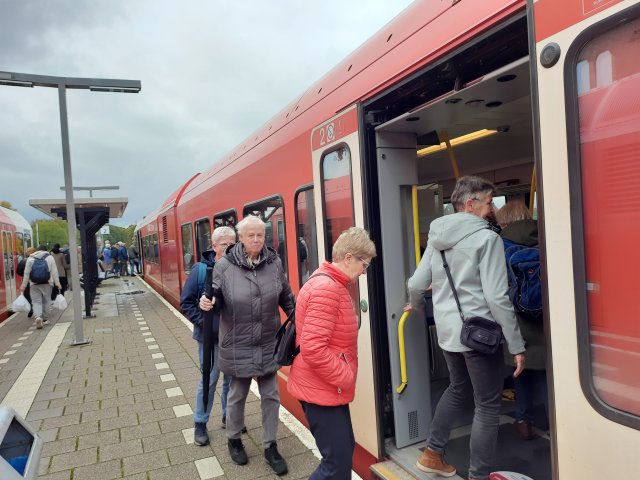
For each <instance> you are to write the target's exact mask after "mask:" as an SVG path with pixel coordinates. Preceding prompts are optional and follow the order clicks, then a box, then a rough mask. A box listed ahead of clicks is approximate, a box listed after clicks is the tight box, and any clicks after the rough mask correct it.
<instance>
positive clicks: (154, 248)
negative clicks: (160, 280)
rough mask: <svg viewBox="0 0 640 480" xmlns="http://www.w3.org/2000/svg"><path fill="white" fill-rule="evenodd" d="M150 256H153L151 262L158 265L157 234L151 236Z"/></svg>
mask: <svg viewBox="0 0 640 480" xmlns="http://www.w3.org/2000/svg"><path fill="white" fill-rule="evenodd" d="M151 254H152V255H153V262H154V263H157V264H158V265H160V252H159V251H158V234H157V233H154V234H153V235H152V244H151Z"/></svg>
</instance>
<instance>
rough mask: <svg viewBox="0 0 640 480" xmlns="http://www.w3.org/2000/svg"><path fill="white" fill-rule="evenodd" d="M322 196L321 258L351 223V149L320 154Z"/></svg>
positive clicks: (352, 222)
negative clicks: (322, 247)
mask: <svg viewBox="0 0 640 480" xmlns="http://www.w3.org/2000/svg"><path fill="white" fill-rule="evenodd" d="M322 198H323V204H324V216H325V223H324V235H325V248H326V252H325V258H327V260H331V247H332V246H333V244H334V243H335V241H336V240H337V239H338V237H339V236H340V234H341V233H342V232H343V231H345V230H346V229H347V228H349V227H353V226H354V216H353V192H352V191H351V152H350V151H349V147H348V146H346V145H341V146H340V147H339V148H338V149H337V150H333V151H331V152H329V153H327V154H325V155H324V156H323V157H322Z"/></svg>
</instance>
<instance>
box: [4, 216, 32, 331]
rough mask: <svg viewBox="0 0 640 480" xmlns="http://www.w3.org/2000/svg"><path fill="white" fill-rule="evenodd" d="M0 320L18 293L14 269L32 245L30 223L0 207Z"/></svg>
mask: <svg viewBox="0 0 640 480" xmlns="http://www.w3.org/2000/svg"><path fill="white" fill-rule="evenodd" d="M0 235H1V236H2V238H1V239H0V256H2V262H1V264H0V322H1V321H3V320H6V319H7V317H8V315H9V314H10V313H11V312H10V307H11V303H12V302H13V301H14V300H15V299H16V297H17V296H18V295H20V285H21V284H22V277H20V276H19V275H18V274H17V272H16V269H17V268H18V262H19V261H20V260H22V258H23V256H24V254H25V250H26V249H27V248H29V247H32V246H33V232H32V230H31V225H29V222H27V221H26V220H25V219H24V217H23V216H22V215H20V214H19V213H17V212H15V211H13V210H9V209H8V208H4V207H0Z"/></svg>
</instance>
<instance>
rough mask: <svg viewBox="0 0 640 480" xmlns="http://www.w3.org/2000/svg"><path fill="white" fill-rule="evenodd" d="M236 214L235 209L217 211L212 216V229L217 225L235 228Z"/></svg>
mask: <svg viewBox="0 0 640 480" xmlns="http://www.w3.org/2000/svg"><path fill="white" fill-rule="evenodd" d="M236 223H238V216H237V215H236V211H235V210H227V211H226V212H221V213H217V214H216V215H214V216H213V229H214V230H215V229H216V228H218V227H231V228H236Z"/></svg>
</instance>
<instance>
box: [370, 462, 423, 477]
mask: <svg viewBox="0 0 640 480" xmlns="http://www.w3.org/2000/svg"><path fill="white" fill-rule="evenodd" d="M369 468H370V470H371V472H372V473H373V476H374V477H375V478H379V479H380V480H415V478H416V477H414V476H413V475H411V474H410V473H409V472H407V471H406V470H405V469H404V468H402V467H401V466H400V465H398V464H397V463H395V462H393V461H391V460H387V461H384V462H380V463H374V464H373V465H371V467H369Z"/></svg>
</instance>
